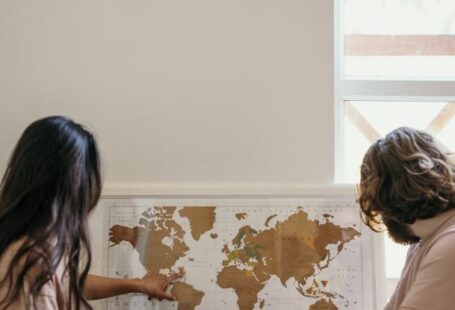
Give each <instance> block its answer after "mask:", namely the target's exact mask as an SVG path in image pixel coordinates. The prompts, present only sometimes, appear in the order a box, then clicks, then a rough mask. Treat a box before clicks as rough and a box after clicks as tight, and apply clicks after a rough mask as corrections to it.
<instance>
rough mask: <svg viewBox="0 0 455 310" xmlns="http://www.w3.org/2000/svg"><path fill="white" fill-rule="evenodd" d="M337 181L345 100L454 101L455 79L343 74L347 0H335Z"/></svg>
mask: <svg viewBox="0 0 455 310" xmlns="http://www.w3.org/2000/svg"><path fill="white" fill-rule="evenodd" d="M333 21H334V97H335V100H334V105H335V106H334V111H335V116H334V119H335V133H334V138H335V163H334V164H335V183H346V182H345V181H344V176H345V171H344V145H343V141H344V129H343V128H344V126H343V122H344V102H345V101H412V102H419V101H422V102H425V101H426V102H428V101H452V102H453V101H455V80H447V79H445V80H444V79H430V78H428V79H417V78H416V79H394V80H389V79H372V78H346V77H345V76H344V29H343V26H344V0H334V19H333Z"/></svg>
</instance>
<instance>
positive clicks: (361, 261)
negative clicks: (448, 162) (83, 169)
mask: <svg viewBox="0 0 455 310" xmlns="http://www.w3.org/2000/svg"><path fill="white" fill-rule="evenodd" d="M155 205H168V206H169V205H176V206H189V205H191V206H195V205H199V206H209V205H211V206H217V209H216V212H217V216H216V222H215V226H214V228H213V230H212V231H211V232H215V233H217V234H218V238H217V239H215V240H214V239H212V238H210V236H209V234H210V232H208V233H205V234H203V235H202V236H201V238H200V240H199V241H198V242H196V241H194V240H193V238H192V236H191V234H190V227H189V222H188V220H187V219H185V218H181V217H180V216H179V215H178V213H177V212H176V213H175V215H174V216H175V219H176V220H177V222H178V223H179V224H180V225H181V226H182V227H183V228H184V230H185V231H186V232H187V234H186V235H185V239H184V241H185V243H186V244H187V245H188V246H189V248H190V251H189V252H188V253H187V255H186V256H185V257H184V258H182V259H180V260H179V261H177V263H176V265H175V266H176V267H178V266H184V267H185V268H186V270H187V275H186V276H185V281H186V282H187V283H190V284H191V285H193V286H194V288H195V289H198V290H201V291H204V292H205V296H204V298H203V300H202V303H201V305H200V306H199V307H197V308H196V309H215V308H216V309H222V308H225V309H233V306H236V300H237V296H236V295H235V293H234V291H233V290H226V289H221V288H219V287H218V286H217V284H216V275H217V273H218V272H219V271H220V270H221V268H222V264H221V262H222V260H223V257H224V255H223V254H222V253H221V249H222V247H223V245H224V244H226V243H228V244H230V242H231V240H232V238H233V237H234V236H235V234H236V233H237V231H238V228H240V227H242V226H244V225H251V226H252V227H253V228H255V229H258V230H260V229H265V228H266V227H265V226H264V222H265V220H266V218H267V217H268V216H269V215H271V214H275V213H277V214H278V216H277V217H276V218H274V219H273V220H272V221H271V223H270V226H273V225H274V224H275V222H276V220H280V219H281V220H282V219H285V218H286V217H288V216H289V215H290V214H292V213H294V212H295V211H296V207H298V206H301V207H304V210H305V211H306V212H307V213H308V214H309V216H310V219H316V220H320V221H321V223H323V222H324V220H323V218H322V214H324V213H329V214H331V215H333V216H334V217H335V218H334V219H332V222H334V223H335V224H336V225H339V226H341V227H352V226H353V225H356V226H355V227H356V228H357V229H358V230H361V233H362V238H361V239H358V238H356V240H354V241H352V242H350V243H348V244H347V245H346V247H345V250H344V251H343V252H342V253H341V254H340V255H339V256H338V257H337V258H336V260H334V261H332V262H331V264H330V267H329V268H328V269H325V270H323V271H322V272H321V273H320V274H318V275H317V277H316V278H317V279H319V280H328V281H329V286H328V288H327V290H328V291H334V292H337V293H340V294H341V295H343V296H345V297H346V299H347V300H350V301H351V304H350V305H349V306H348V308H347V309H372V305H374V304H375V300H374V297H373V296H375V295H376V294H375V293H376V292H375V290H377V289H378V287H377V285H375V278H374V276H373V275H374V266H373V262H374V259H375V257H374V255H375V253H374V252H373V248H374V247H372V244H373V238H372V235H371V234H370V232H369V231H368V229H366V228H365V227H364V226H363V225H362V224H361V221H360V219H359V214H358V207H357V206H356V205H355V203H354V202H353V201H352V200H346V199H333V198H330V199H307V198H299V199H294V198H292V199H291V198H287V199H284V198H248V199H247V198H213V199H209V198H185V199H170V198H162V199H144V198H137V199H103V200H102V201H101V203H100V206H99V207H98V208H97V211H96V213H95V214H94V216H93V218H92V221H91V227H92V235H93V237H94V238H92V239H93V240H94V257H95V260H94V265H93V269H92V270H93V271H94V272H95V273H98V274H104V275H109V276H114V277H119V276H120V277H123V276H127V277H139V276H141V275H143V274H144V273H145V269H144V267H143V266H142V265H141V263H140V261H139V254H138V253H137V251H135V250H134V249H133V248H132V246H131V245H130V244H128V243H126V242H122V243H121V244H120V245H118V246H115V247H112V248H110V249H109V250H108V248H107V247H108V245H109V244H108V241H107V240H108V236H107V233H108V228H109V227H110V226H112V225H114V224H121V225H126V226H137V225H138V222H139V218H140V215H141V213H142V212H143V211H145V210H146V209H147V208H149V207H151V206H155ZM239 212H246V213H248V217H247V218H246V219H245V220H242V221H239V220H237V219H236V218H235V213H239ZM334 248H335V246H334V247H333V250H334ZM190 257H191V258H194V261H193V262H190V261H189V260H188V258H190ZM376 282H378V281H376ZM258 296H259V298H264V299H266V304H265V309H294V308H295V309H297V308H298V309H302V306H305V305H307V306H309V305H310V304H312V303H314V302H315V300H312V299H308V298H303V297H302V296H301V295H300V294H299V293H298V292H297V291H296V289H295V283H294V282H293V281H292V280H289V281H288V283H287V288H284V287H283V286H282V285H281V283H280V282H279V280H278V279H277V278H272V279H271V280H270V281H269V282H268V283H267V285H266V287H265V288H264V289H263V290H262V291H261V292H260V293H259V295H258ZM354 301H355V302H357V303H356V304H354ZM334 302H335V303H337V302H338V304H337V305H338V306H339V308H340V309H346V308H345V306H344V302H343V300H341V299H338V300H337V299H335V300H334ZM96 307H97V308H98V309H106V308H109V309H151V308H154V309H176V306H175V304H172V303H161V304H159V303H156V304H155V306H152V303H150V302H149V301H147V300H146V298H144V297H142V296H134V297H131V296H128V297H120V298H116V299H111V300H109V303H108V304H106V302H98V303H97V304H96Z"/></svg>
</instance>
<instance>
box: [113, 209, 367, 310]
mask: <svg viewBox="0 0 455 310" xmlns="http://www.w3.org/2000/svg"><path fill="white" fill-rule="evenodd" d="M248 215H249V214H248V213H245V212H242V213H237V214H235V218H236V219H237V220H238V221H241V220H243V219H245V218H246V217H247V216H248ZM275 216H276V215H275V214H270V216H268V218H267V219H266V221H265V222H264V224H263V225H262V226H261V227H251V226H250V225H245V226H242V227H241V228H240V229H238V231H235V232H233V234H232V235H233V238H232V240H230V241H229V242H227V243H226V244H224V245H223V246H222V248H220V249H219V251H220V252H219V253H220V254H221V255H223V257H224V258H223V260H222V265H221V266H219V269H218V274H217V276H216V284H217V285H218V286H219V287H220V288H222V289H233V290H234V291H235V294H236V296H237V306H238V309H240V310H250V309H254V308H259V309H262V308H264V306H265V304H266V302H267V300H266V299H265V298H262V299H261V298H259V297H258V296H259V293H260V292H261V290H263V289H264V287H266V286H267V284H268V282H269V281H270V280H271V278H272V277H277V278H278V279H279V281H280V283H281V285H282V286H283V287H286V285H287V284H286V283H287V282H288V280H290V279H293V280H294V281H295V283H296V285H295V289H296V290H297V292H298V293H299V294H300V295H301V296H302V298H311V299H314V300H315V302H314V303H313V304H312V305H311V306H310V310H318V309H338V307H337V306H336V305H335V304H334V303H333V302H332V301H333V300H334V299H345V297H344V296H342V295H341V294H339V293H337V292H333V291H329V290H326V287H327V286H328V281H327V280H325V281H324V280H323V281H316V280H315V277H314V276H315V274H316V273H318V272H320V271H321V270H323V269H325V268H328V267H329V265H330V263H331V262H332V261H333V259H335V257H336V256H337V255H338V254H340V253H341V252H342V251H343V249H344V246H345V244H347V243H349V242H350V241H352V240H354V239H355V238H356V237H360V233H359V231H357V230H356V229H355V228H353V227H340V226H338V225H335V224H334V223H333V222H332V218H333V216H331V215H330V214H324V215H323V217H324V221H323V223H321V222H320V221H318V220H311V219H309V217H308V214H307V212H305V210H304V209H302V208H297V209H296V210H295V212H293V214H291V215H290V216H288V217H287V218H285V219H283V220H281V221H276V222H275V224H274V225H273V226H271V225H270V222H271V221H272V219H273V218H274V217H275ZM183 220H188V221H189V227H190V231H189V232H187V231H185V229H184V228H183V226H182V225H181V221H183ZM215 222H216V207H213V206H205V207H193V206H187V207H181V208H177V207H176V206H157V207H153V208H149V209H148V210H147V211H145V212H143V213H142V215H141V217H140V219H139V222H138V225H137V226H134V227H127V226H123V225H113V226H112V227H110V242H111V246H116V245H118V244H120V243H121V242H128V243H130V244H131V245H132V246H133V247H134V249H135V250H136V251H137V252H138V253H139V257H140V262H141V264H142V265H143V266H144V267H145V269H146V270H147V271H149V272H156V273H168V272H172V271H176V269H177V268H176V262H177V261H178V260H179V259H181V258H183V257H185V256H186V255H187V253H188V251H189V250H190V248H189V246H188V245H187V243H185V240H184V237H185V235H186V234H191V237H192V238H193V239H194V240H195V241H199V240H200V238H201V236H202V235H203V234H206V233H210V237H211V238H212V239H216V238H217V237H218V234H217V233H216V232H212V229H213V227H214V224H215ZM329 246H336V250H335V252H334V253H333V251H330V250H329ZM310 279H312V280H311V281H310V283H309V280H310ZM292 289H293V288H292ZM171 293H172V294H174V295H175V296H176V298H177V303H178V308H177V309H179V310H191V309H196V308H197V307H198V306H199V305H200V304H201V302H202V300H203V298H204V297H205V295H206V292H204V291H202V290H198V289H197V288H195V287H194V286H193V285H192V284H191V283H185V282H183V281H180V282H176V283H175V284H174V285H173V287H172V289H171ZM348 305H349V301H348V300H345V306H346V307H347V306H348Z"/></svg>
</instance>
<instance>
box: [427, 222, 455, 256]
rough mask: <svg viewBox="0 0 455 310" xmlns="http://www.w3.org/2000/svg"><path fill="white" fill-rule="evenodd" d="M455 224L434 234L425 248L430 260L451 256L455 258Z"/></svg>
mask: <svg viewBox="0 0 455 310" xmlns="http://www.w3.org/2000/svg"><path fill="white" fill-rule="evenodd" d="M454 245H455V226H450V227H447V228H446V229H444V230H443V231H441V232H439V233H438V234H437V235H436V236H434V237H433V238H432V240H431V242H430V243H429V244H428V246H427V248H426V250H425V256H426V257H427V259H429V260H433V259H441V258H451V259H455V246H454Z"/></svg>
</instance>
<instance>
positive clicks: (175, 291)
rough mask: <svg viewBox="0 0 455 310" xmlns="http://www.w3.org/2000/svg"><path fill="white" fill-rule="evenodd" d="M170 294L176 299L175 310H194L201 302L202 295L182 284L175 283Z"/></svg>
mask: <svg viewBox="0 0 455 310" xmlns="http://www.w3.org/2000/svg"><path fill="white" fill-rule="evenodd" d="M171 294H172V295H174V296H175V297H176V299H177V302H178V306H177V310H194V309H195V308H196V306H198V305H200V304H201V302H202V297H204V295H205V294H204V293H203V292H201V291H198V290H196V289H195V288H194V287H192V286H191V285H189V284H187V283H184V282H175V283H174V284H173V286H172V289H171Z"/></svg>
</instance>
